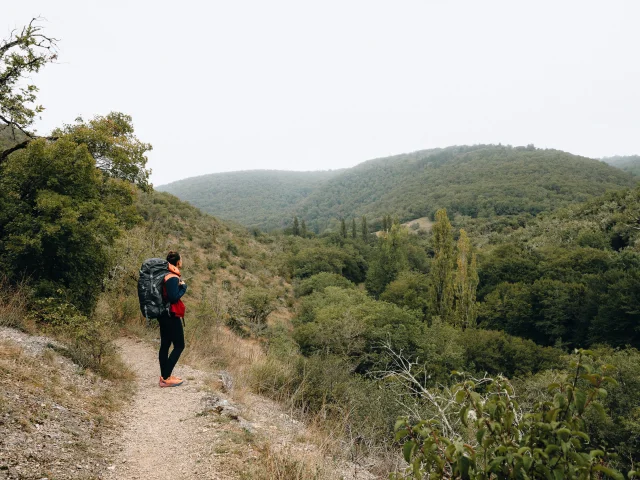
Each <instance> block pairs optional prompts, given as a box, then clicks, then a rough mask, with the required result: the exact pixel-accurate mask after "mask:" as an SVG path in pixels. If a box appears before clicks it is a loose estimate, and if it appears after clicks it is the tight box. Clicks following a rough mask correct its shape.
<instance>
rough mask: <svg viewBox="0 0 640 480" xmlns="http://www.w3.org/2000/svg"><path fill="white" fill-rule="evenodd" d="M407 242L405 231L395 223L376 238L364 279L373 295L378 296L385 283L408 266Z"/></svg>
mask: <svg viewBox="0 0 640 480" xmlns="http://www.w3.org/2000/svg"><path fill="white" fill-rule="evenodd" d="M407 244H408V240H407V231H406V229H405V228H403V227H401V226H400V225H397V224H396V225H393V226H392V227H391V230H389V232H386V233H384V234H382V235H381V236H380V237H379V238H378V244H377V246H376V248H375V249H374V251H373V256H372V259H371V262H370V263H369V270H368V271H367V279H366V281H365V286H366V288H367V291H368V292H369V293H370V294H371V295H373V296H374V297H378V296H380V294H381V293H382V292H384V290H385V288H386V287H387V285H388V284H389V283H390V282H392V281H393V280H395V279H396V277H397V276H398V274H399V273H400V272H401V271H403V270H405V269H407V268H408V266H409V261H408V251H407Z"/></svg>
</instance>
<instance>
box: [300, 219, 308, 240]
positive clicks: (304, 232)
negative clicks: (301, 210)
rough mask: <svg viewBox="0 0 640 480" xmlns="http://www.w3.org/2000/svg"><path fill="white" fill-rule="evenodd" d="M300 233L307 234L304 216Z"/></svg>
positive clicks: (304, 235)
mask: <svg viewBox="0 0 640 480" xmlns="http://www.w3.org/2000/svg"><path fill="white" fill-rule="evenodd" d="M300 235H301V236H303V237H306V236H307V224H306V222H305V221H304V218H303V219H302V225H301V228H300Z"/></svg>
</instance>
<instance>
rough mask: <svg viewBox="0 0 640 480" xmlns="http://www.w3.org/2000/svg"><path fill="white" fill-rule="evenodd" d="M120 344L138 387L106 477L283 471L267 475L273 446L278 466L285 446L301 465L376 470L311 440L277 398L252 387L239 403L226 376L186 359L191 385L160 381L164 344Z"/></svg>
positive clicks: (351, 479)
mask: <svg viewBox="0 0 640 480" xmlns="http://www.w3.org/2000/svg"><path fill="white" fill-rule="evenodd" d="M117 345H118V347H119V349H120V354H121V356H122V358H123V359H124V360H125V361H126V362H127V363H128V364H129V365H130V367H131V368H132V369H133V370H134V371H135V373H136V376H137V379H136V383H137V392H136V395H135V398H134V400H133V402H132V404H131V406H130V407H129V408H127V409H126V411H125V412H123V414H122V415H123V419H122V423H123V425H124V426H123V429H122V430H121V431H119V432H114V435H113V437H112V438H111V439H109V440H108V442H107V444H108V445H109V446H115V450H116V451H118V452H119V453H118V454H117V455H116V457H115V458H114V461H113V462H112V464H111V465H109V466H108V467H107V472H105V475H104V476H103V477H100V478H102V479H104V480H134V479H136V480H149V479H153V480H176V479H180V480H191V479H198V480H200V479H203V480H204V479H206V480H214V479H215V480H218V479H225V480H227V479H240V478H243V479H245V478H254V477H255V473H256V468H257V469H258V470H259V471H261V472H262V473H261V475H260V476H259V477H258V478H270V479H271V478H273V479H276V478H283V477H282V476H281V474H279V473H278V472H277V471H273V472H271V471H269V472H268V473H267V474H266V476H265V470H264V463H260V462H261V461H264V455H265V448H267V451H268V452H269V453H267V456H268V457H269V458H271V459H272V460H271V461H268V462H267V464H268V465H271V466H273V465H274V462H275V460H273V458H274V457H272V456H271V455H273V453H274V452H278V453H282V454H284V456H285V458H289V457H291V456H293V457H294V458H295V459H297V463H295V465H296V466H295V468H294V469H295V470H298V469H299V468H301V466H302V464H309V462H312V463H314V464H316V465H318V464H319V465H320V467H321V468H322V469H323V471H324V474H323V475H322V477H320V476H318V478H331V479H333V478H341V479H345V480H370V479H372V478H374V477H373V476H372V475H371V474H370V473H368V472H367V471H366V469H364V468H362V467H360V466H357V465H355V464H352V463H350V462H345V461H341V460H338V459H336V458H329V457H327V456H326V455H324V454H322V453H321V452H320V450H319V449H318V446H317V445H316V444H315V442H310V441H309V438H308V435H309V434H308V433H307V429H306V427H305V425H304V424H302V423H301V422H299V421H297V420H295V419H294V418H292V417H291V416H290V415H288V414H287V413H285V412H283V410H282V408H281V407H280V406H279V405H277V404H276V403H275V402H273V401H271V400H268V399H266V398H263V397H260V396H257V395H252V394H248V393H247V394H245V395H244V399H243V402H242V404H238V403H234V402H233V401H230V400H229V399H227V398H226V397H225V395H224V394H222V393H221V392H219V391H214V389H213V388H212V386H213V385H219V382H218V381H217V379H216V378H215V376H214V375H213V374H210V373H206V372H203V371H200V370H196V369H193V368H190V367H188V366H185V365H184V364H182V363H181V362H178V365H177V366H176V370H175V372H174V374H175V375H177V376H179V377H181V378H182V379H184V380H185V383H184V385H182V386H180V387H175V388H160V387H158V376H159V373H158V369H159V367H158V360H157V350H156V349H155V348H154V347H153V346H150V345H149V344H148V343H146V342H144V341H142V340H136V339H130V338H126V339H119V340H118V341H117ZM187 348H188V346H187ZM245 418H247V419H248V420H246V419H245ZM277 456H278V455H277ZM276 463H277V462H276ZM276 467H281V468H284V467H283V466H282V465H280V466H278V465H276ZM276 470H277V468H276ZM287 478H289V477H287ZM295 478H302V477H299V476H296V477H295Z"/></svg>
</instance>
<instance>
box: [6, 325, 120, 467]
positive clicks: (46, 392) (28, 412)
mask: <svg viewBox="0 0 640 480" xmlns="http://www.w3.org/2000/svg"><path fill="white" fill-rule="evenodd" d="M29 342H30V339H29V338H28V337H26V336H25V338H24V340H23V341H22V342H20V344H21V345H27V344H29ZM26 348H27V347H25V349H23V348H22V347H21V346H17V344H16V343H15V342H14V341H8V340H2V341H0V418H2V421H1V422H0V438H2V450H3V452H2V459H1V461H0V464H3V467H4V468H8V470H9V473H11V475H14V476H13V477H11V478H44V477H47V478H97V477H98V472H101V471H104V469H105V468H106V465H107V464H106V461H107V459H106V456H107V455H109V449H108V447H107V446H106V445H104V443H103V436H104V435H105V434H107V433H108V432H109V431H110V430H111V429H112V428H113V427H114V426H115V425H116V424H117V420H116V416H115V415H114V413H115V412H117V411H119V410H120V409H121V408H122V406H123V405H124V404H125V403H126V402H127V400H128V398H130V395H131V394H132V388H131V385H130V384H129V383H128V382H123V381H120V382H111V381H107V380H104V379H102V378H100V377H99V376H97V375H95V374H93V373H91V372H88V371H84V372H81V371H79V370H78V369H77V368H76V367H75V366H74V365H73V364H72V363H71V362H69V361H68V360H66V359H64V358H63V357H61V356H60V355H58V354H57V353H55V352H54V351H53V350H51V349H49V348H45V349H44V350H43V351H41V353H35V352H34V351H30V350H27V349H26ZM36 445H37V446H38V448H36V449H34V448H32V446H36ZM77 465H81V467H82V470H81V471H80V470H79V469H78V467H77ZM19 472H22V473H19ZM25 472H28V473H29V474H30V476H28V477H26V476H22V474H24V473H25ZM80 473H81V474H82V475H85V476H83V477H80V476H78V475H79V474H80Z"/></svg>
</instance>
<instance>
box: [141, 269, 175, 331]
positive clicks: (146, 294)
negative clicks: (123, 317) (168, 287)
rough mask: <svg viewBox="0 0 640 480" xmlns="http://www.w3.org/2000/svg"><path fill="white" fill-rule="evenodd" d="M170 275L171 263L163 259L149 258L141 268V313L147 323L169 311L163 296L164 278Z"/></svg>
mask: <svg viewBox="0 0 640 480" xmlns="http://www.w3.org/2000/svg"><path fill="white" fill-rule="evenodd" d="M168 273H169V262H167V261H166V260H163V259H162V258H149V259H147V260H145V261H144V263H143V264H142V266H141V267H140V276H139V277H138V300H140V311H141V312H142V315H144V316H145V318H146V319H147V321H148V320H149V319H150V318H158V317H159V316H160V315H162V313H164V312H166V311H168V309H169V303H168V302H167V301H165V299H164V298H163V295H162V290H163V286H164V277H165V275H167V274H168Z"/></svg>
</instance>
